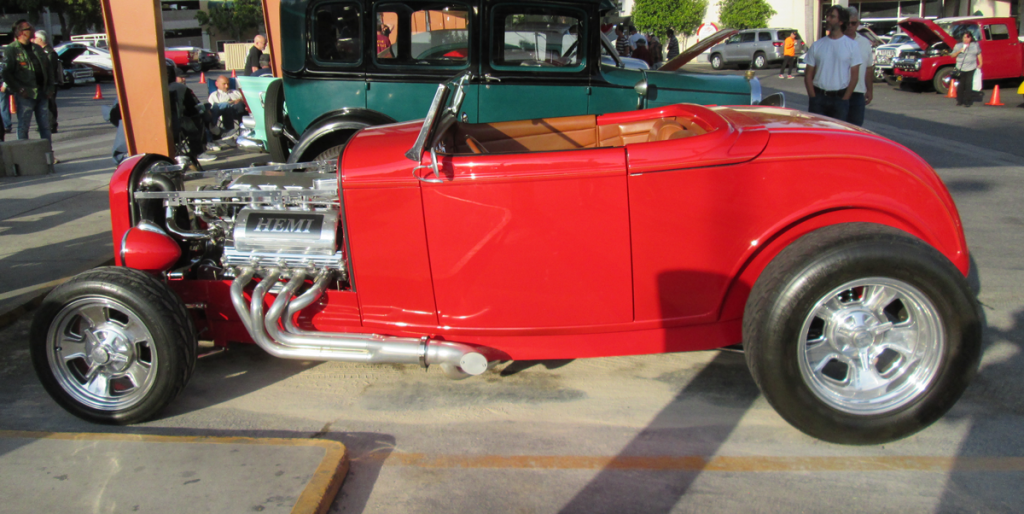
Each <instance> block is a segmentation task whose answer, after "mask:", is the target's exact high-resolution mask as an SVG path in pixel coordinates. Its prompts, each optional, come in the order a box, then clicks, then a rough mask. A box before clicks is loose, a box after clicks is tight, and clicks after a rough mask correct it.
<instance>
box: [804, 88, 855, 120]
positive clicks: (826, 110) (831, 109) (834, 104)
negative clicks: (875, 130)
mask: <svg viewBox="0 0 1024 514" xmlns="http://www.w3.org/2000/svg"><path fill="white" fill-rule="evenodd" d="M807 111H808V112H811V113H814V114H823V115H825V116H828V117H830V118H835V119H837V120H843V121H846V119H847V118H848V117H849V113H850V101H849V100H843V97H841V96H825V95H821V94H817V95H814V97H812V98H810V99H809V100H808V105H807Z"/></svg>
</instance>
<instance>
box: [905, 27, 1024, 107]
mask: <svg viewBox="0 0 1024 514" xmlns="http://www.w3.org/2000/svg"><path fill="white" fill-rule="evenodd" d="M899 25H900V29H902V30H903V31H904V32H906V33H907V34H909V35H910V37H911V38H912V39H913V40H914V42H916V43H917V44H918V46H919V47H920V48H919V49H918V50H911V51H904V52H902V53H900V55H899V56H898V57H897V58H896V59H895V60H894V61H893V66H894V67H895V68H896V80H897V81H900V82H903V83H911V84H913V83H924V84H931V86H932V87H933V88H934V89H935V91H936V92H938V93H941V94H945V93H946V92H947V91H948V89H949V87H948V82H949V77H950V75H951V74H952V73H953V69H954V67H955V66H956V59H954V58H953V57H951V56H950V52H951V50H952V49H953V47H954V46H955V45H956V43H958V42H960V41H961V39H962V38H963V33H964V32H970V33H971V34H972V35H973V36H974V40H975V41H977V42H978V45H979V46H980V47H981V54H982V56H983V57H984V59H983V60H984V66H983V67H982V76H983V78H984V79H985V80H999V79H1010V78H1020V77H1024V45H1022V44H1021V42H1020V40H1019V39H1018V33H1017V19H1016V18H986V17H982V16H968V17H960V18H942V19H939V20H935V21H932V20H926V19H923V18H906V19H903V20H900V22H899Z"/></svg>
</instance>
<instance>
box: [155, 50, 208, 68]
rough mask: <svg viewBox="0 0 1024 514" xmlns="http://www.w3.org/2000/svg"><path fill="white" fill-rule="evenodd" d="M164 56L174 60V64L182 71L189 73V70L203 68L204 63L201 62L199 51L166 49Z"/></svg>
mask: <svg viewBox="0 0 1024 514" xmlns="http://www.w3.org/2000/svg"><path fill="white" fill-rule="evenodd" d="M164 57H166V58H168V59H170V60H172V61H174V65H175V66H177V67H178V69H180V70H181V72H182V73H188V72H189V70H191V71H199V70H200V69H201V68H202V64H200V62H199V52H198V51H191V52H190V51H187V50H165V51H164Z"/></svg>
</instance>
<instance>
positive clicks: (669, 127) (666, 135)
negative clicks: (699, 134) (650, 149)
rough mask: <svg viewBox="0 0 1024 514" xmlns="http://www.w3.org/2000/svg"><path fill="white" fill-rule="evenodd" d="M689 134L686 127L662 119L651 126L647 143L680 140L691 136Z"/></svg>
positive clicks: (676, 122) (673, 121)
mask: <svg viewBox="0 0 1024 514" xmlns="http://www.w3.org/2000/svg"><path fill="white" fill-rule="evenodd" d="M687 132H688V131H687V130H686V127H684V126H683V125H682V124H680V123H679V122H678V121H675V120H669V119H661V120H658V121H657V122H655V123H654V125H652V126H651V130H650V132H649V134H648V136H647V141H668V140H670V139H679V138H681V137H687V136H689V135H690V134H688V133H687Z"/></svg>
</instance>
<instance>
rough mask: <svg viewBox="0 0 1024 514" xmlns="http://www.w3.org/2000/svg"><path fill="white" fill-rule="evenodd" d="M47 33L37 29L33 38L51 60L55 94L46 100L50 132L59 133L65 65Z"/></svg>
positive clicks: (50, 65)
mask: <svg viewBox="0 0 1024 514" xmlns="http://www.w3.org/2000/svg"><path fill="white" fill-rule="evenodd" d="M47 39H48V38H47V34H46V31H45V30H37V31H36V38H35V39H33V40H32V42H33V43H35V44H36V45H37V46H39V48H42V49H43V52H44V53H45V54H46V59H47V60H48V61H49V64H48V65H49V67H50V74H51V75H52V76H53V84H54V87H53V95H52V96H50V98H49V99H48V100H47V102H46V106H47V108H48V109H49V111H50V133H51V134H56V133H57V86H63V85H64V67H63V66H61V64H60V58H59V57H57V52H55V51H54V50H53V47H52V46H50V43H49V41H47Z"/></svg>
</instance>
